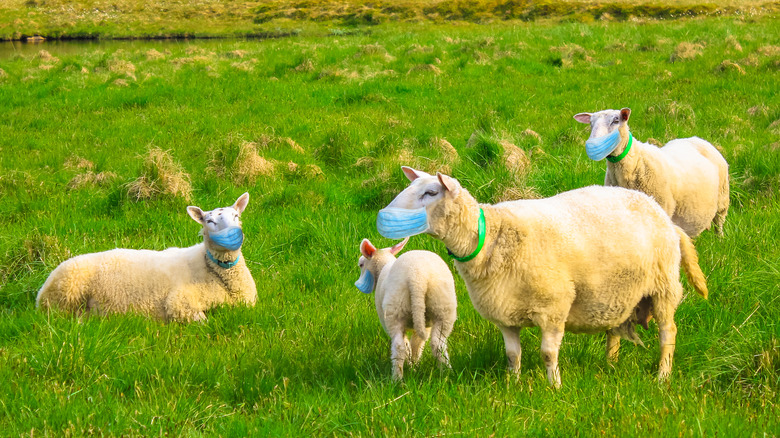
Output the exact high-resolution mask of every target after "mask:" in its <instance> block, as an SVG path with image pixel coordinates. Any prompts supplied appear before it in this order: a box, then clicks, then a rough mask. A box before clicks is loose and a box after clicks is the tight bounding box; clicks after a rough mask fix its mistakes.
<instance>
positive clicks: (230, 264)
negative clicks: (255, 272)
mask: <svg viewBox="0 0 780 438" xmlns="http://www.w3.org/2000/svg"><path fill="white" fill-rule="evenodd" d="M206 255H207V256H209V260H211V261H212V262H214V263H216V264H217V266H219V267H220V268H223V269H230V268H232V267H233V266H236V264H238V261H239V260H240V259H241V254H239V255H238V257H236V259H235V260H234V261H232V262H222V261H219V260H217V259H216V258H215V257H214V256H213V255H211V251H209V250H206Z"/></svg>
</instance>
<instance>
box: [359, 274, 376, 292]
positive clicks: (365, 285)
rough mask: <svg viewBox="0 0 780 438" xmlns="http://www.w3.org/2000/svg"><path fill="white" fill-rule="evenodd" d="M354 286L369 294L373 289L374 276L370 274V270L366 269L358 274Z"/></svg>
mask: <svg viewBox="0 0 780 438" xmlns="http://www.w3.org/2000/svg"><path fill="white" fill-rule="evenodd" d="M355 286H356V287H357V288H358V290H359V291H360V292H363V293H364V294H370V293H371V292H373V291H374V276H373V275H371V271H369V270H368V269H366V270H365V271H363V273H362V274H360V278H358V281H356V282H355Z"/></svg>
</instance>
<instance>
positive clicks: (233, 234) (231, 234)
mask: <svg viewBox="0 0 780 438" xmlns="http://www.w3.org/2000/svg"><path fill="white" fill-rule="evenodd" d="M209 238H210V239H211V241H212V242H214V243H216V244H217V245H219V246H221V247H223V248H225V249H226V250H228V251H235V250H237V249H238V248H241V244H242V243H244V232H243V231H242V230H241V227H238V226H232V227H227V228H225V229H224V230H221V231H216V232H211V231H209Z"/></svg>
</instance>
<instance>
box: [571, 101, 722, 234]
mask: <svg viewBox="0 0 780 438" xmlns="http://www.w3.org/2000/svg"><path fill="white" fill-rule="evenodd" d="M630 116H631V110H630V109H629V108H623V109H621V110H620V111H617V110H604V111H599V112H597V113H593V114H591V113H580V114H577V115H575V116H574V119H575V120H577V121H578V122H580V123H590V126H591V131H590V138H589V139H588V141H587V143H586V150H587V153H588V157H590V158H591V159H593V160H596V161H600V160H602V159H603V158H604V157H606V158H607V161H608V163H607V174H606V177H605V180H604V185H607V186H620V187H625V188H627V189H633V190H639V191H640V192H644V193H647V194H648V195H650V196H652V197H653V199H655V200H656V202H658V204H660V205H661V207H662V208H663V209H664V211H666V213H667V214H668V215H669V217H671V218H672V222H674V223H675V224H676V225H678V226H679V227H680V228H682V229H683V230H685V232H686V233H688V235H689V236H690V237H696V236H698V235H699V233H701V232H702V231H703V230H705V229H709V228H710V224H712V223H713V222H714V223H715V230H716V232H717V233H718V234H719V235H723V223H724V222H725V221H726V214H728V211H729V166H728V163H726V160H725V159H724V158H723V156H722V155H721V154H720V152H718V150H717V149H715V147H714V146H712V144H710V143H709V142H707V141H705V140H702V139H701V138H699V137H691V138H681V139H677V140H672V141H670V142H669V143H667V144H666V145H665V146H664V147H662V148H657V147H655V146H653V145H649V144H646V143H642V142H640V141H637V140H636V139H635V138H633V136H632V135H631V133H630V132H629V130H628V118H629V117H630Z"/></svg>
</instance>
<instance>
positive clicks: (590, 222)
mask: <svg viewBox="0 0 780 438" xmlns="http://www.w3.org/2000/svg"><path fill="white" fill-rule="evenodd" d="M403 170H404V173H405V174H406V176H407V177H408V178H409V180H411V181H412V183H411V184H410V185H409V187H407V188H406V189H405V190H404V191H402V192H401V193H400V194H399V195H398V196H397V197H396V198H395V199H394V200H393V201H392V202H391V203H390V204H389V205H388V206H387V207H386V208H385V209H382V210H381V211H380V212H379V215H378V216H377V228H378V230H379V232H380V234H382V235H385V236H387V237H392V238H398V237H399V236H400V235H413V234H419V233H423V232H425V233H428V234H430V235H432V236H433V237H435V238H437V239H439V240H441V241H443V242H444V243H445V244H446V245H447V247H448V248H449V250H450V251H451V253H453V254H454V255H455V260H456V262H455V266H456V267H457V269H458V272H459V273H460V275H461V276H462V277H463V279H464V280H465V282H466V287H467V288H468V291H469V297H470V298H471V301H472V303H473V304H474V308H475V309H476V310H477V311H478V312H479V313H480V314H481V315H482V316H483V317H485V318H486V319H488V320H489V321H491V322H493V323H494V324H495V325H497V326H498V328H499V329H500V330H501V333H502V334H503V336H504V342H505V345H506V353H507V356H508V359H509V368H510V369H511V371H512V372H514V373H515V374H518V373H519V372H520V342H519V331H520V329H521V328H522V327H528V326H538V327H539V328H540V329H541V336H542V346H541V354H542V359H543V360H544V363H545V365H546V368H547V378H548V380H549V381H550V383H551V384H552V385H553V386H556V387H558V386H560V383H561V378H560V372H559V370H558V350H559V348H560V345H561V340H562V339H563V334H564V331H571V332H575V333H576V332H584V333H594V332H601V331H606V332H607V353H608V357H611V358H615V357H616V355H617V351H618V347H619V342H620V337H621V336H625V333H626V326H632V325H633V324H634V323H636V322H637V318H638V317H637V313H638V311H636V310H637V309H638V308H641V306H640V305H639V304H640V302H641V301H642V300H643V299H649V301H650V303H651V304H652V310H653V314H654V316H655V318H656V319H657V321H658V327H659V332H660V344H661V361H660V366H659V370H658V378H659V380H663V379H666V378H667V377H668V376H669V373H670V372H671V369H672V356H673V353H674V345H675V336H676V334H677V327H676V325H675V323H674V313H675V310H676V308H677V305H678V303H679V302H680V299H681V297H682V292H683V290H682V284H681V283H680V279H679V273H680V261H681V260H682V265H683V267H684V268H685V270H686V271H687V274H688V278H689V279H690V281H691V283H692V284H693V285H694V287H695V288H696V290H697V292H698V293H699V294H701V295H702V296H703V297H705V298H706V296H707V285H706V282H705V278H704V275H703V274H702V272H701V269H700V268H699V265H698V257H697V254H696V250H695V249H694V247H693V244H692V243H691V240H690V238H689V237H688V236H687V235H686V234H685V232H683V230H682V229H681V228H679V227H677V226H676V225H674V224H673V223H672V222H671V220H670V219H669V216H668V215H667V214H666V213H664V211H663V210H662V209H661V208H660V207H659V206H658V204H657V203H655V202H653V200H652V199H650V197H648V196H647V195H645V194H643V193H640V192H638V191H634V190H626V189H623V188H619V187H601V186H591V187H585V188H581V189H577V190H572V191H569V192H564V193H561V194H559V195H557V196H554V197H552V198H547V199H535V200H519V201H511V202H503V203H500V204H496V205H489V204H478V203H477V201H476V200H475V199H474V198H473V197H472V196H471V195H470V194H469V192H468V191H467V190H466V189H464V188H462V187H461V185H460V183H459V182H458V181H457V180H455V179H453V178H451V177H449V176H446V175H442V174H437V175H436V176H431V175H429V174H427V173H425V172H421V171H417V170H414V169H411V168H408V167H404V168H403Z"/></svg>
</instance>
